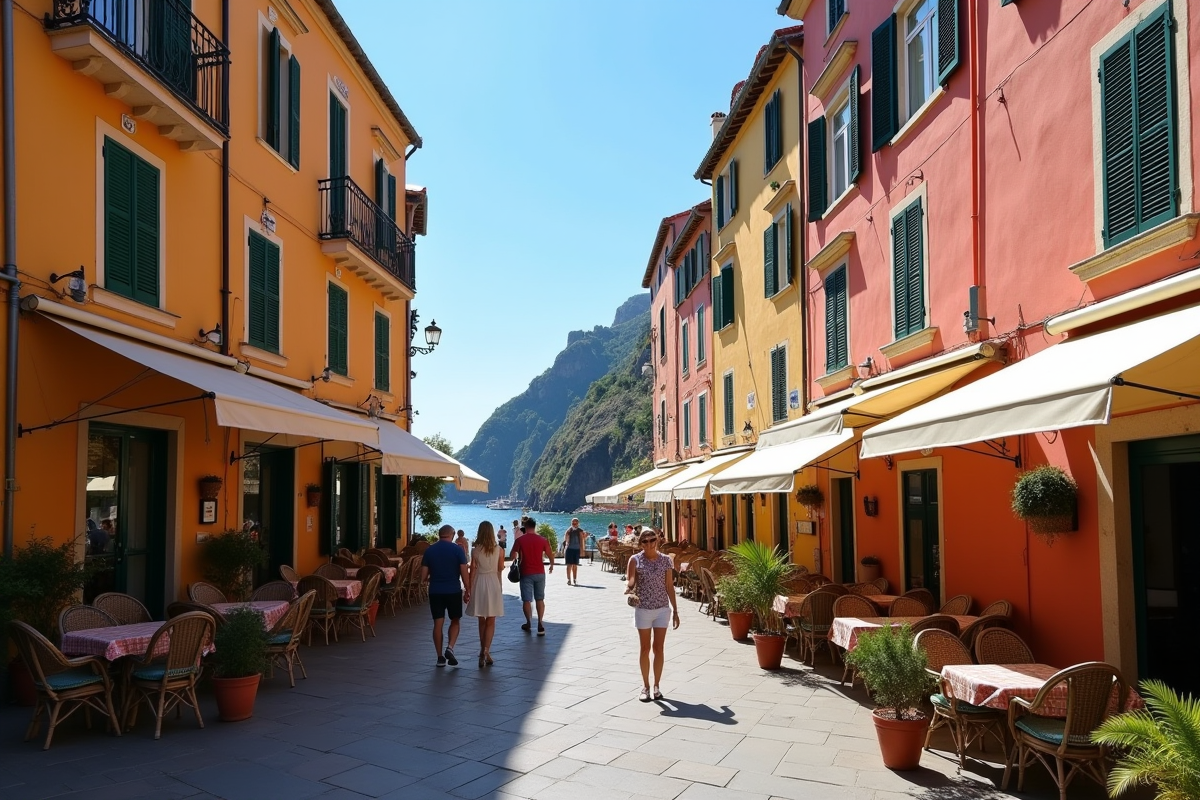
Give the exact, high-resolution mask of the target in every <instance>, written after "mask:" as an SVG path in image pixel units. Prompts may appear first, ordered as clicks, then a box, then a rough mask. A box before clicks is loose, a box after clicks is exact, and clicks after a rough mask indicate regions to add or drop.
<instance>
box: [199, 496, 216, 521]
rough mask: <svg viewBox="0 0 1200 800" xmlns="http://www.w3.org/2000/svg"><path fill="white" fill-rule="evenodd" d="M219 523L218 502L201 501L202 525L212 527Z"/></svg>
mask: <svg viewBox="0 0 1200 800" xmlns="http://www.w3.org/2000/svg"><path fill="white" fill-rule="evenodd" d="M216 521H217V501H216V500H201V501H200V524H201V525H212V524H213V523H214V522H216Z"/></svg>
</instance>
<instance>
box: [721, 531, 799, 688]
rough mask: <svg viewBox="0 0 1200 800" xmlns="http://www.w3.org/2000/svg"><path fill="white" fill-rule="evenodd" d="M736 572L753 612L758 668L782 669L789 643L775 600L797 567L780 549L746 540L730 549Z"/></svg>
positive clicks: (782, 591) (782, 592)
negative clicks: (784, 652) (785, 636)
mask: <svg viewBox="0 0 1200 800" xmlns="http://www.w3.org/2000/svg"><path fill="white" fill-rule="evenodd" d="M729 553H730V555H731V556H732V557H733V566H734V573H735V574H736V575H737V576H738V580H739V582H741V583H743V584H744V587H745V591H746V597H747V601H748V603H749V605H750V607H751V608H752V609H753V610H754V649H755V652H756V653H757V654H758V666H759V667H761V668H762V669H779V666H780V664H782V663H783V648H784V645H785V644H786V643H787V639H786V638H784V635H783V631H782V627H783V626H782V622H783V620H782V618H781V617H780V616H779V615H778V614H776V613H775V609H774V607H773V606H774V604H775V598H776V596H778V595H781V594H784V593H785V588H784V582H785V581H786V580H787V579H788V578H789V577H791V575H792V572H793V571H794V569H795V568H794V567H793V566H792V565H791V564H789V563H788V561H787V558H786V557H785V556H784V555H783V553H781V552H779V549H778V548H770V547H767V546H766V545H764V544H761V543H759V542H755V541H745V542H739V543H737V544H735V545H734V546H733V547H731V548H729Z"/></svg>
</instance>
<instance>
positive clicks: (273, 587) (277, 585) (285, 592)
mask: <svg viewBox="0 0 1200 800" xmlns="http://www.w3.org/2000/svg"><path fill="white" fill-rule="evenodd" d="M295 597H296V590H295V589H293V588H292V584H290V583H289V582H287V581H268V582H267V583H264V584H263V585H262V586H260V587H258V588H257V589H255V590H254V594H252V595H250V599H251V600H286V601H288V602H291V601H292V599H294V598H295Z"/></svg>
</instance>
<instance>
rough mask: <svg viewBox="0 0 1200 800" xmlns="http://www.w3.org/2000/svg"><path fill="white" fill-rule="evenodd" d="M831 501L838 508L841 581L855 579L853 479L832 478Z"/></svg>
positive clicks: (838, 555)
mask: <svg viewBox="0 0 1200 800" xmlns="http://www.w3.org/2000/svg"><path fill="white" fill-rule="evenodd" d="M833 502H834V504H835V508H837V510H838V518H837V542H838V553H837V557H838V569H839V573H840V578H841V581H842V583H854V581H855V572H854V565H855V561H856V560H855V557H854V479H853V478H834V479H833Z"/></svg>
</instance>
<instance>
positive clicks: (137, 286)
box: [103, 136, 160, 307]
mask: <svg viewBox="0 0 1200 800" xmlns="http://www.w3.org/2000/svg"><path fill="white" fill-rule="evenodd" d="M103 157H104V288H105V289H108V290H109V291H110V292H116V293H117V294H120V295H124V296H125V297H128V298H131V299H133V300H136V301H138V302H139V303H145V304H146V305H148V306H154V307H158V305H159V296H158V287H159V263H160V253H159V243H160V232H159V225H160V219H159V170H158V167H155V166H154V165H153V164H151V163H149V162H148V161H144V160H143V159H141V158H139V157H138V156H136V155H134V154H133V152H132V151H130V150H129V149H128V148H126V147H123V146H122V145H120V144H118V143H117V142H116V141H114V140H113V139H110V138H108V137H107V136H106V137H104V150H103Z"/></svg>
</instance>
